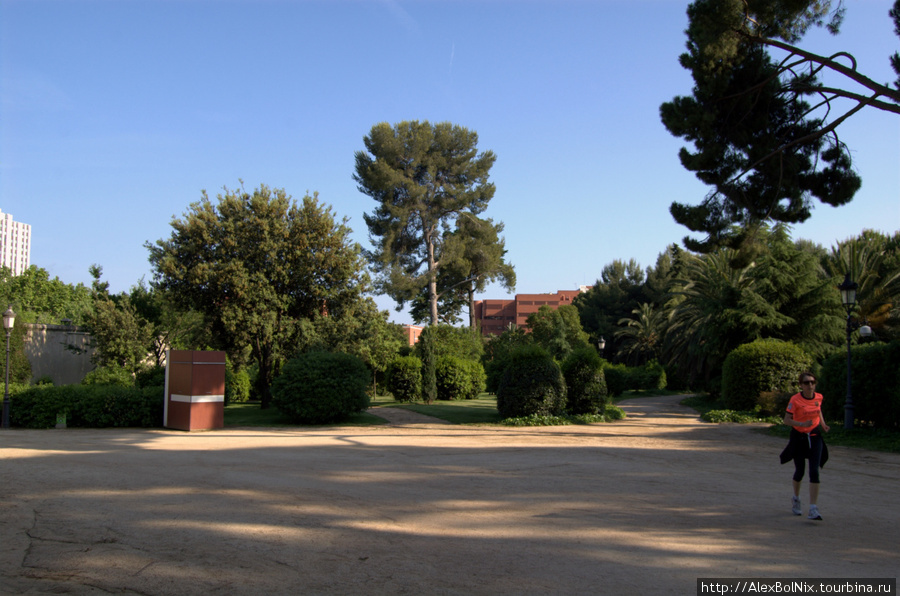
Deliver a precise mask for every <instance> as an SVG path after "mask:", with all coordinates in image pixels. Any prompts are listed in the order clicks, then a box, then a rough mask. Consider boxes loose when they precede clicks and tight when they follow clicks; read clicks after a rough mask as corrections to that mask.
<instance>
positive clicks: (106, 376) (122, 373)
mask: <svg viewBox="0 0 900 596" xmlns="http://www.w3.org/2000/svg"><path fill="white" fill-rule="evenodd" d="M81 384H82V385H117V386H119V387H134V385H135V383H134V375H133V374H131V371H129V370H127V369H125V368H122V367H121V366H101V367H100V368H95V369H94V370H92V371H91V372H89V373H88V374H86V375H85V376H84V379H82V380H81Z"/></svg>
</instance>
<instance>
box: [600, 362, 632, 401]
mask: <svg viewBox="0 0 900 596" xmlns="http://www.w3.org/2000/svg"><path fill="white" fill-rule="evenodd" d="M603 377H604V379H605V380H606V390H607V392H608V393H609V396H610V397H619V396H620V395H622V394H623V393H625V391H627V390H628V385H629V373H628V367H627V366H625V365H624V364H610V363H608V362H604V364H603Z"/></svg>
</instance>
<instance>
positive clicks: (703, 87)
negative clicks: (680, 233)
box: [660, 0, 900, 251]
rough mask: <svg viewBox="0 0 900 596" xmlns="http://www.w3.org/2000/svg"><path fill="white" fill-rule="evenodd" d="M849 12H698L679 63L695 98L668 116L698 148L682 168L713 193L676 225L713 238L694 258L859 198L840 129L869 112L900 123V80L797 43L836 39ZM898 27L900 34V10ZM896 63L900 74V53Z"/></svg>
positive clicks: (779, 7) (711, 8) (756, 3)
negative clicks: (819, 206) (812, 32)
mask: <svg viewBox="0 0 900 596" xmlns="http://www.w3.org/2000/svg"><path fill="white" fill-rule="evenodd" d="M843 14H844V6H843V3H841V2H837V3H836V5H835V3H833V2H831V1H830V0H774V1H773V0H696V1H695V2H693V3H692V4H691V5H690V6H689V8H688V17H689V26H688V29H687V31H686V33H687V38H688V42H687V49H688V51H687V52H686V53H684V54H682V55H681V58H680V62H681V65H682V66H684V68H686V69H688V70H690V71H691V74H692V76H693V79H694V88H693V94H692V95H691V96H689V97H676V98H675V99H673V100H672V101H671V102H667V103H664V104H663V105H662V106H661V108H660V115H661V118H662V121H663V124H664V125H665V126H666V128H667V129H668V130H669V132H671V133H672V134H673V135H675V136H677V137H681V138H683V139H685V140H686V141H689V142H691V143H692V144H693V145H694V151H690V150H689V149H687V148H682V149H681V152H680V158H681V162H682V164H683V165H684V167H685V168H686V169H688V170H690V171H692V172H695V173H696V175H697V177H698V178H699V179H700V180H701V181H702V182H703V183H705V184H707V185H709V186H711V187H712V189H711V190H710V192H709V193H708V194H707V196H706V197H705V199H704V200H703V201H702V202H701V203H700V204H699V205H687V204H684V203H680V202H677V201H676V202H673V203H672V206H671V208H670V211H671V213H672V216H673V217H674V218H675V220H676V221H677V222H678V223H680V224H682V225H684V226H686V227H687V228H688V229H690V230H691V231H694V232H701V233H704V234H706V238H705V239H703V240H695V239H692V238H690V237H688V238H685V240H684V241H685V245H686V246H687V247H688V248H689V249H691V250H699V251H711V250H714V249H716V248H717V247H719V246H730V247H734V248H738V247H741V246H743V245H744V244H745V242H746V241H747V240H748V239H750V238H753V237H754V235H755V232H756V230H758V229H759V228H760V226H761V225H762V224H764V223H765V222H783V223H798V222H802V221H805V220H806V219H807V218H809V216H810V212H811V208H812V199H813V198H815V199H818V200H819V201H821V202H823V203H826V204H829V205H833V206H839V205H843V204H846V203H847V202H849V201H850V200H852V198H853V196H854V195H855V193H856V191H857V190H858V189H859V188H860V185H861V179H860V177H859V175H858V174H857V173H856V172H855V171H854V169H853V163H852V159H851V154H850V151H849V149H848V148H847V147H846V146H845V145H844V144H843V143H842V142H841V140H840V138H839V136H838V130H837V129H838V127H839V125H840V124H841V123H842V122H844V121H845V120H846V119H847V118H849V117H850V116H852V115H853V114H855V113H856V112H858V111H859V110H861V109H863V108H865V107H872V108H877V109H880V110H885V111H888V112H893V113H897V114H900V78H898V80H897V82H896V83H894V86H893V87H891V86H890V85H887V84H880V83H876V82H875V81H873V80H871V79H870V78H868V77H866V76H865V75H863V74H862V73H860V72H859V70H858V69H857V63H856V60H855V58H854V57H853V56H852V55H851V54H850V53H848V52H840V53H838V54H835V55H834V56H819V55H817V54H815V53H812V52H810V51H807V50H804V49H802V48H800V47H797V46H796V45H795V44H797V43H798V42H799V41H800V40H801V39H802V37H803V35H804V34H805V33H806V31H807V30H808V29H809V28H810V27H817V26H826V27H827V28H828V29H829V30H830V31H831V32H832V33H837V32H838V30H839V27H840V24H841V19H842V17H843ZM890 17H891V18H893V19H894V23H895V27H896V31H897V33H898V35H900V0H898V1H897V3H896V4H895V5H894V8H893V10H892V11H891V12H890ZM774 54H777V56H776V55H774ZM890 60H891V63H892V66H893V68H894V70H895V71H896V72H897V74H898V75H900V55H898V54H895V55H894V56H893V57H890ZM825 75H827V76H828V80H826V78H825ZM831 77H839V78H841V79H842V81H843V82H844V83H845V85H835V84H834V83H832V81H831Z"/></svg>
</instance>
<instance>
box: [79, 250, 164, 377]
mask: <svg viewBox="0 0 900 596" xmlns="http://www.w3.org/2000/svg"><path fill="white" fill-rule="evenodd" d="M90 273H91V276H92V277H93V278H94V282H93V284H92V294H93V300H94V306H93V312H92V313H91V315H90V317H89V318H88V319H87V321H85V327H86V329H87V331H88V332H89V333H90V337H91V339H90V345H91V347H92V348H93V349H94V352H93V354H92V355H91V360H92V362H93V363H94V364H96V365H97V366H99V367H101V368H121V369H123V370H125V371H127V374H129V375H131V374H134V373H135V372H137V370H138V369H140V368H141V367H142V366H143V365H144V361H145V360H147V356H148V355H149V354H150V353H151V351H152V349H153V326H152V325H151V324H150V323H149V322H147V321H146V320H145V319H144V318H143V317H141V316H140V315H139V314H138V313H137V311H136V309H135V308H134V306H133V305H132V304H131V302H130V301H129V299H128V294H126V293H123V294H119V295H110V294H109V284H108V283H107V282H103V281H101V277H102V275H103V268H102V267H101V266H99V265H91V267H90Z"/></svg>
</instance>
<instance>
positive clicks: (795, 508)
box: [791, 497, 803, 515]
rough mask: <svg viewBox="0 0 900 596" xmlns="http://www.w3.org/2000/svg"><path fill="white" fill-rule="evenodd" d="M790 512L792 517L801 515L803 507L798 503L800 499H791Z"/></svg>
mask: <svg viewBox="0 0 900 596" xmlns="http://www.w3.org/2000/svg"><path fill="white" fill-rule="evenodd" d="M791 512H792V513H793V514H794V515H803V505H802V504H801V503H800V497H791Z"/></svg>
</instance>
